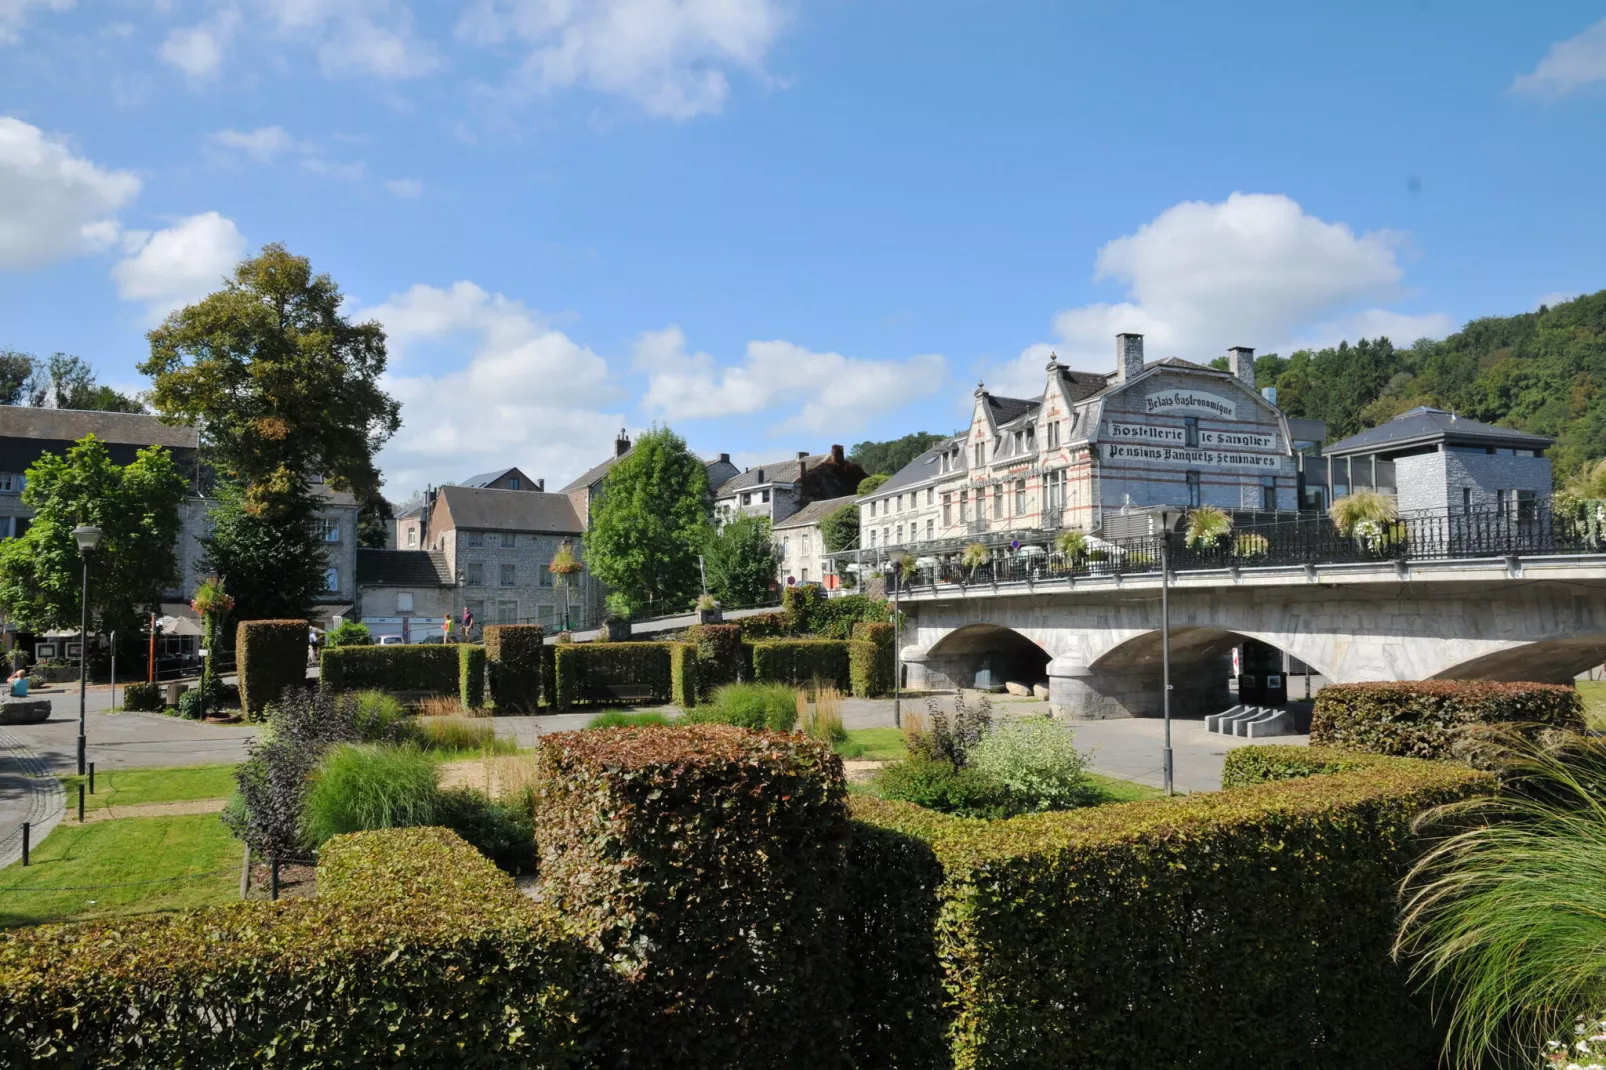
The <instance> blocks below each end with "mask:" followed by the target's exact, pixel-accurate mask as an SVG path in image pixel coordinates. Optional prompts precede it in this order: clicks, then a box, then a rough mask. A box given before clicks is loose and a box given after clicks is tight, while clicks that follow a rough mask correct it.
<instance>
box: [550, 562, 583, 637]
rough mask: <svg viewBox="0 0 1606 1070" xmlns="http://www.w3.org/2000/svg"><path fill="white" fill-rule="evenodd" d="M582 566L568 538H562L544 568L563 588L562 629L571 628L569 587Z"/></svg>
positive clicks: (567, 629) (568, 629) (572, 584)
mask: <svg viewBox="0 0 1606 1070" xmlns="http://www.w3.org/2000/svg"><path fill="white" fill-rule="evenodd" d="M584 568H585V565H583V564H581V563H580V559H579V558H577V557H575V556H574V545H573V544H572V543H571V542H570V541H569V540H568V539H564V540H563V545H561V546H559V547H558V552H557V553H555V554H553V555H552V560H551V562H550V563H548V565H547V567H546V570H547V571H548V572H550V573H552V575H553V576H555V577H556V578H557V581H558V586H559V587H562V588H563V630H564V631H570V630H572V628H573V625H572V624H571V623H570V621H569V588H570V587H572V586H574V577H575V576H576V575H578V574H579V573H580V571H581V570H582V569H584Z"/></svg>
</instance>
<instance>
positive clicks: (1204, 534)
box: [1186, 505, 1232, 550]
mask: <svg viewBox="0 0 1606 1070" xmlns="http://www.w3.org/2000/svg"><path fill="white" fill-rule="evenodd" d="M1231 532H1232V517H1230V516H1228V515H1227V514H1226V511H1225V510H1222V509H1218V508H1216V507H1215V506H1214V505H1202V506H1200V507H1199V508H1197V509H1195V510H1193V511H1192V512H1190V513H1189V514H1188V532H1187V537H1186V541H1187V544H1188V549H1190V550H1211V549H1214V548H1215V547H1216V546H1217V545H1218V544H1219V543H1220V542H1221V541H1222V540H1223V539H1225V538H1226V537H1227V536H1228V535H1229V534H1230V533H1231Z"/></svg>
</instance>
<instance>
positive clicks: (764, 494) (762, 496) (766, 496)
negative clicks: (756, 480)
mask: <svg viewBox="0 0 1606 1070" xmlns="http://www.w3.org/2000/svg"><path fill="white" fill-rule="evenodd" d="M758 500H759V501H761V502H767V501H769V500H770V492H769V491H767V490H761V491H759V492H758Z"/></svg>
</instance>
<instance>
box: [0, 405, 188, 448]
mask: <svg viewBox="0 0 1606 1070" xmlns="http://www.w3.org/2000/svg"><path fill="white" fill-rule="evenodd" d="M89 434H93V435H94V436H95V437H96V438H98V439H100V440H101V441H102V442H117V443H122V444H124V445H130V446H166V447H168V448H169V449H191V450H193V449H195V448H196V446H197V445H198V444H199V441H200V436H199V435H198V433H197V432H196V430H195V428H193V427H174V426H172V425H170V424H164V423H162V421H160V420H158V419H157V418H156V417H154V416H145V415H143V414H140V413H132V412H93V411H90V410H87V409H36V408H34V407H32V406H31V405H0V437H5V438H31V439H40V440H43V441H55V442H76V441H78V440H79V439H81V438H83V437H84V436H85V435H89Z"/></svg>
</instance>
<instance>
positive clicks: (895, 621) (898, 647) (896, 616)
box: [887, 550, 909, 728]
mask: <svg viewBox="0 0 1606 1070" xmlns="http://www.w3.org/2000/svg"><path fill="white" fill-rule="evenodd" d="M887 560H888V563H889V564H890V565H891V566H892V726H893V727H894V728H902V727H903V630H902V629H903V614H901V613H899V612H898V595H899V593H900V592H901V591H902V589H903V566H904V562H906V561H908V560H909V555H908V554H906V553H904V552H903V551H902V550H898V551H896V552H895V553H893V555H892V556H891V557H890V558H888V559H887Z"/></svg>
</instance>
